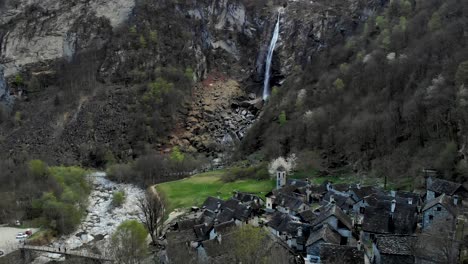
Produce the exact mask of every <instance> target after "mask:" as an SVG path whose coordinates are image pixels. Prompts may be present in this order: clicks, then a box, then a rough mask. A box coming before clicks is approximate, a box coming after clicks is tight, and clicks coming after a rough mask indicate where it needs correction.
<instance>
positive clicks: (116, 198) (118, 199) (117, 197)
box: [112, 191, 125, 207]
mask: <svg viewBox="0 0 468 264" xmlns="http://www.w3.org/2000/svg"><path fill="white" fill-rule="evenodd" d="M124 202H125V192H124V191H118V192H114V194H113V195H112V206H114V207H120V206H122V204H123V203H124Z"/></svg>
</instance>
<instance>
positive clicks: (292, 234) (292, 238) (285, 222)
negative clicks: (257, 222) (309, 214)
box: [266, 212, 310, 252]
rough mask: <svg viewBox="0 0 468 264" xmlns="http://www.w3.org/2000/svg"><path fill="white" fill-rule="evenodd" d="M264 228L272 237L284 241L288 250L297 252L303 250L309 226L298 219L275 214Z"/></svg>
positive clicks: (288, 215)
mask: <svg viewBox="0 0 468 264" xmlns="http://www.w3.org/2000/svg"><path fill="white" fill-rule="evenodd" d="M266 226H267V228H268V230H269V231H270V232H271V233H272V234H273V235H275V236H277V237H279V238H280V239H281V240H283V241H285V242H286V243H287V245H288V246H289V248H291V249H293V250H295V251H299V252H302V251H304V250H305V244H306V242H307V237H308V236H309V233H310V225H308V224H305V223H302V222H301V221H300V220H299V218H297V217H295V216H292V215H290V214H286V213H281V212H275V213H274V214H273V215H272V217H271V219H270V221H268V222H267V223H266Z"/></svg>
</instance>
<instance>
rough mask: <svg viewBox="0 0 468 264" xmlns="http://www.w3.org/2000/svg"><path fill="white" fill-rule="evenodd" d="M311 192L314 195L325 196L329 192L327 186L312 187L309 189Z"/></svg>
mask: <svg viewBox="0 0 468 264" xmlns="http://www.w3.org/2000/svg"><path fill="white" fill-rule="evenodd" d="M309 190H310V191H311V192H312V193H313V194H319V195H321V194H324V193H326V192H327V186H326V185H323V184H321V185H312V186H310V187H309Z"/></svg>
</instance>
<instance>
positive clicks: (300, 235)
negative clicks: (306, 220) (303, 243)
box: [297, 227, 302, 237]
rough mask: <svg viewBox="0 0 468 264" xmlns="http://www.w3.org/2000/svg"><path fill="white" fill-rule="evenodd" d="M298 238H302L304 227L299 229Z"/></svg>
mask: <svg viewBox="0 0 468 264" xmlns="http://www.w3.org/2000/svg"><path fill="white" fill-rule="evenodd" d="M297 236H298V237H302V227H299V228H298V229H297Z"/></svg>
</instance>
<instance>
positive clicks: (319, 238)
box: [305, 224, 341, 263]
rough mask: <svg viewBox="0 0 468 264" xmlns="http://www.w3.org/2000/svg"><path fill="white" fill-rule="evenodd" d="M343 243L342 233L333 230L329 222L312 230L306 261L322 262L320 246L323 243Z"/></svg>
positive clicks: (307, 245)
mask: <svg viewBox="0 0 468 264" xmlns="http://www.w3.org/2000/svg"><path fill="white" fill-rule="evenodd" d="M340 243H341V235H340V234H338V233H337V232H335V231H334V230H332V229H331V228H330V227H329V226H328V225H327V224H325V225H322V226H321V227H320V228H318V229H316V230H313V231H311V234H310V236H309V238H308V239H307V242H306V244H305V246H306V261H308V262H309V263H320V248H321V246H322V245H323V244H337V245H339V244H340Z"/></svg>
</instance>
